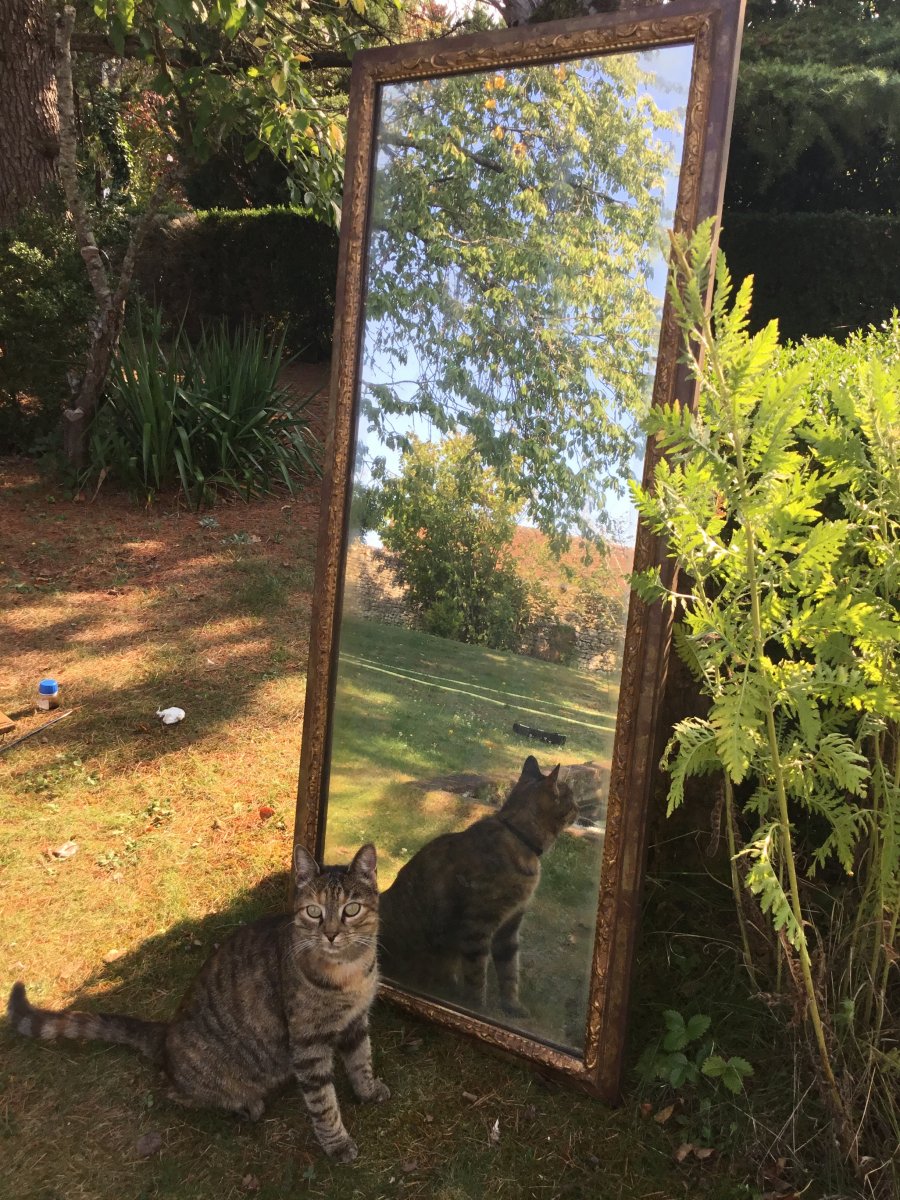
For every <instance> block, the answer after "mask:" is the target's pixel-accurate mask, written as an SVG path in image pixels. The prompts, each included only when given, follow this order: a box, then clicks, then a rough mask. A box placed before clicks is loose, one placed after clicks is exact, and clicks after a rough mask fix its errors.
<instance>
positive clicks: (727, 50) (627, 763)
mask: <svg viewBox="0 0 900 1200" xmlns="http://www.w3.org/2000/svg"><path fill="white" fill-rule="evenodd" d="M743 11H744V0H673V2H672V3H670V4H668V5H665V6H660V7H658V8H652V9H647V8H643V9H640V10H636V11H634V12H631V13H625V12H620V13H616V14H607V15H600V16H594V17H589V18H583V19H582V18H579V19H575V20H568V21H562V22H556V23H553V24H543V25H536V26H529V27H522V28H515V29H509V30H503V31H498V32H491V33H486V34H478V35H474V36H469V37H461V38H455V39H452V40H446V41H442V42H427V43H420V44H414V45H405V46H400V47H396V48H387V49H380V50H371V51H365V52H362V53H360V54H357V55H356V57H355V58H354V62H353V75H352V83H351V93H350V122H349V131H348V151H347V172H346V186H345V192H344V208H343V215H342V223H341V245H340V259H339V274H338V287H337V317H336V321H335V337H334V346H335V358H334V361H333V365H332V382H331V404H330V420H329V434H328V442H327V448H326V464H325V475H324V482H323V491H322V496H323V500H322V503H323V507H322V516H321V525H320V536H319V543H318V556H317V565H316V584H315V593H314V603H313V609H312V633H311V638H310V661H309V676H308V684H307V694H306V708H305V718H304V726H303V742H302V753H301V766H300V785H299V796H298V803H297V817H296V827H295V835H294V838H295V842H299V843H302V844H303V845H304V846H305V847H306V848H307V849H309V850H310V851H311V852H313V853H314V854H315V855H316V856H317V858H319V859H320V861H321V855H322V851H323V847H324V837H325V817H326V811H327V802H328V790H329V759H330V739H331V723H332V714H333V705H334V694H335V680H336V671H337V658H338V653H337V652H338V644H337V643H338V635H339V617H340V612H341V603H342V596H343V584H344V564H345V551H346V547H347V538H348V521H349V508H350V489H351V484H352V464H353V454H354V448H355V436H356V434H355V431H356V425H357V415H358V381H359V371H360V359H361V340H362V332H363V319H364V300H365V294H364V293H365V279H366V245H367V232H368V220H369V205H370V195H371V184H372V174H373V152H374V151H373V147H374V141H375V135H376V121H377V114H378V94H379V88H381V87H382V86H383V85H385V84H388V83H396V82H400V81H406V80H414V79H424V78H430V77H440V76H446V75H453V74H456V73H460V72H467V71H473V70H478V69H488V68H490V69H497V68H510V67H516V66H523V65H527V64H540V63H548V62H550V63H555V62H560V61H567V60H571V59H574V58H584V57H586V56H590V55H597V54H603V53H605V52H617V53H621V52H623V51H628V50H635V51H638V50H648V49H653V48H656V47H660V46H668V45H678V44H680V45H685V44H688V45H691V46H692V47H693V65H692V75H691V82H690V91H689V99H688V105H687V111H686V114H685V128H684V142H683V155H682V163H681V171H680V176H679V181H678V199H677V207H676V213H675V227H676V230H678V231H680V232H684V231H690V230H691V229H693V228H694V227H695V226H696V225H697V224H698V223H699V222H701V221H703V220H704V219H706V218H708V217H716V218H718V217H719V216H720V214H721V203H722V192H723V188H724V178H725V163H726V156H727V147H728V137H729V132H730V126H731V114H732V106H733V99H734V87H735V77H736V68H737V57H738V50H739V43H740V34H741V29H742V23H743ZM678 357H679V356H678V333H677V330H676V326H675V322H674V318H673V313H672V310H671V305H670V302H669V301H668V299H667V300H666V302H665V306H664V309H663V317H662V329H661V336H660V343H659V353H658V358H657V368H656V374H655V382H654V387H653V403H654V404H657V405H667V404H671V403H672V402H673V401H674V400H676V399H678V400H680V401H682V402H686V403H691V402H692V393H693V382H692V380H691V379H690V377H689V375H688V374H687V372H686V370H685V368H684V367H682V366H681V365H679V363H678ZM654 458H655V448H654V446H653V445H650V446H649V447H648V450H647V454H646V457H645V463H644V481H645V483H647V482H649V481H650V480H651V479H652V476H653V470H654ZM654 565H657V566H659V567H660V569H661V570H662V571H663V574H664V576H665V574H666V573H667V572H670V571H671V565H670V564H669V563H667V560H666V558H665V551H664V547H663V546H662V545H661V544H660V542H659V541H658V539H657V538H655V537H654V536H652V535H651V534H650V533H649V532H648V531H647V530H646V529H644V528H643V527H642V526H640V525H639V526H638V532H637V540H636V547H635V561H634V569H635V570H638V571H640V570H645V569H647V568H649V567H651V566H654ZM669 635H670V628H669V619H668V618H667V616H666V614H665V613H664V612H663V610H662V608H661V607H659V606H652V607H647V606H645V605H644V604H643V603H641V602H640V601H639V600H638V599H637V598H636V597H635V596H634V595H632V596H631V600H630V607H629V612H628V620H627V627H626V640H625V649H624V660H623V667H622V677H621V690H620V697H619V705H618V712H617V719H616V730H615V741H614V748H613V755H612V769H611V778H610V784H609V801H608V810H607V828H606V838H605V843H604V851H603V866H602V876H601V885H600V894H599V902H598V912H597V925H596V935H595V941H594V948H593V959H592V973H591V982H590V997H589V1006H588V1019H587V1028H586V1032H585V1042H584V1051H583V1054H582V1055H581V1056H578V1055H576V1054H572V1053H570V1052H566V1051H564V1050H561V1049H559V1048H558V1047H555V1046H553V1045H549V1044H546V1043H545V1042H541V1041H538V1040H535V1039H532V1038H530V1037H528V1036H524V1035H523V1034H521V1033H518V1032H515V1031H512V1030H509V1029H505V1028H501V1027H499V1026H497V1025H495V1024H492V1023H491V1022H490V1021H488V1020H485V1019H482V1018H479V1017H476V1016H474V1015H471V1014H469V1013H465V1012H461V1011H457V1010H456V1009H454V1008H452V1007H450V1006H448V1005H444V1004H441V1003H439V1002H437V1001H433V1000H428V999H424V998H421V997H418V996H414V995H411V994H409V993H407V992H405V991H403V990H401V989H399V988H397V987H394V986H390V985H383V989H382V990H383V994H384V995H385V996H386V998H388V999H389V1000H390V1001H392V1002H393V1003H395V1004H397V1005H399V1006H400V1007H401V1008H403V1009H405V1010H407V1011H409V1012H411V1013H414V1014H416V1015H417V1016H421V1017H426V1018H429V1019H431V1020H434V1021H435V1022H437V1023H439V1024H441V1025H444V1026H446V1027H449V1028H451V1029H454V1030H457V1031H459V1032H462V1033H465V1034H467V1035H469V1036H472V1037H475V1038H477V1039H479V1040H481V1041H483V1042H484V1043H485V1044H487V1045H490V1046H492V1047H494V1048H498V1049H501V1050H504V1051H507V1052H510V1053H512V1054H515V1055H517V1056H520V1057H521V1058H522V1059H524V1060H527V1061H529V1062H531V1063H532V1064H533V1065H535V1066H536V1067H538V1068H539V1069H543V1070H547V1071H550V1072H552V1073H554V1074H556V1075H558V1076H561V1077H563V1078H565V1079H567V1080H568V1081H569V1082H570V1083H572V1084H574V1085H576V1086H578V1087H580V1088H582V1089H584V1090H586V1091H589V1092H591V1093H593V1094H595V1095H599V1096H601V1097H602V1098H604V1099H606V1100H608V1101H611V1102H614V1101H615V1100H616V1098H617V1094H618V1090H619V1080H620V1073H621V1060H622V1052H623V1045H624V1033H625V1018H626V1011H627V1005H628V998H629V985H630V974H631V961H632V954H633V947H634V941H635V934H636V926H637V920H638V908H639V899H640V890H641V882H642V872H643V861H644V856H645V841H646V829H647V813H648V804H649V797H650V792H651V785H652V781H653V776H654V771H655V769H656V761H657V757H658V752H659V743H660V736H659V735H660V733H661V731H660V730H659V728H658V720H659V708H660V700H661V696H662V692H663V688H664V683H665V675H666V662H667V653H668V645H669Z"/></svg>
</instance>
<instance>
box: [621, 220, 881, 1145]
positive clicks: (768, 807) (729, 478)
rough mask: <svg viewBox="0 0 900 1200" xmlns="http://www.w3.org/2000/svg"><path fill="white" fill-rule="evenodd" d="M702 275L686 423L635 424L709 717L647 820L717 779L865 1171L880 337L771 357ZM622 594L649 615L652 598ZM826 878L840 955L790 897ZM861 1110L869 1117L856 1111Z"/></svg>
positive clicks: (693, 313)
mask: <svg viewBox="0 0 900 1200" xmlns="http://www.w3.org/2000/svg"><path fill="white" fill-rule="evenodd" d="M709 256H710V243H709V234H708V231H701V233H699V234H698V235H697V236H696V237H695V239H694V240H693V242H692V243H691V245H690V247H685V246H684V245H681V244H679V245H677V246H676V257H677V259H678V261H679V264H680V270H681V272H682V278H681V285H682V286H681V289H680V290H674V289H673V293H672V294H673V299H674V301H675V303H676V305H677V307H678V311H679V317H680V321H681V323H682V326H683V328H684V331H685V333H686V334H687V335H689V336H690V339H691V340H690V346H691V347H692V355H693V357H692V362H693V365H694V369H695V371H696V374H697V377H698V380H699V385H700V395H699V401H698V407H697V410H696V412H695V413H691V412H689V411H688V410H686V409H682V408H680V407H677V406H676V407H672V408H669V409H666V410H663V411H659V412H654V413H653V414H652V415H651V418H650V421H649V432H650V433H652V434H654V435H656V436H658V437H659V438H660V440H661V442H662V444H663V446H664V448H665V449H666V451H667V458H666V459H665V460H664V461H663V462H662V463H661V464H660V465H659V468H658V470H657V474H656V479H655V481H654V485H653V488H652V492H649V493H648V492H644V491H641V490H640V489H638V490H637V493H636V495H637V502H638V505H639V507H640V510H641V512H642V514H643V516H644V518H645V519H646V520H647V521H648V522H649V523H650V525H651V527H652V528H653V529H655V530H657V531H658V532H660V533H662V534H664V535H665V536H666V537H667V539H668V541H669V544H670V546H671V549H672V553H673V555H674V556H675V557H676V558H677V560H678V562H679V563H680V564H681V566H682V567H683V568H684V570H685V572H686V573H687V575H688V576H689V577H690V579H691V580H692V585H691V593H690V595H689V596H687V597H683V598H682V599H683V602H684V615H683V627H682V629H681V632H680V634H679V637H678V640H677V645H678V649H679V651H680V652H681V654H682V655H683V657H684V658H685V660H686V661H687V662H688V664H689V665H690V666H691V668H692V669H693V671H694V673H695V675H696V677H697V679H698V681H699V683H700V686H701V690H702V691H703V692H704V693H705V694H706V695H707V696H708V697H709V700H710V709H709V714H708V716H707V717H706V718H703V719H699V718H691V719H690V720H686V721H683V722H681V723H679V725H677V726H676V729H675V733H674V736H673V739H672V741H671V743H670V746H669V748H668V750H667V754H666V764H667V766H668V768H669V770H670V771H671V774H672V788H671V792H670V797H669V807H670V811H671V809H673V808H675V807H677V806H678V805H679V804H680V803H681V801H682V799H683V796H684V781H685V779H686V778H687V777H689V776H691V775H698V774H709V773H711V772H715V773H719V774H720V775H721V776H722V778H723V785H724V792H725V800H726V805H725V809H726V814H727V815H726V823H727V833H728V837H729V841H730V844H731V848H732V855H733V881H734V885H735V889H738V888H739V887H740V881H741V879H742V880H743V884H744V885H745V886H746V887H747V888H748V889H749V890H750V891H751V892H752V893H753V894H754V895H755V896H757V897H758V899H759V902H760V905H761V907H762V910H763V911H764V912H765V913H768V914H769V915H770V917H771V920H772V924H773V926H774V929H775V930H776V931H777V933H778V934H779V935H780V937H781V939H782V942H781V944H782V947H783V949H784V952H785V953H786V954H789V955H790V957H791V958H792V959H793V955H794V952H796V963H795V966H796V971H797V974H796V975H794V974H793V970H794V968H793V967H792V978H795V979H797V980H801V979H802V986H801V987H800V991H801V993H802V997H803V1004H804V1006H805V1007H807V1008H808V1012H809V1014H810V1017H811V1020H812V1023H813V1026H814V1030H815V1035H816V1041H817V1045H818V1049H819V1057H820V1067H821V1070H822V1072H823V1077H824V1079H825V1080H826V1083H827V1090H828V1097H829V1100H830V1103H831V1105H832V1108H833V1111H834V1112H835V1113H836V1114H837V1116H838V1118H839V1120H838V1131H839V1135H840V1136H841V1138H842V1141H843V1144H844V1147H845V1149H846V1150H847V1152H848V1153H850V1154H851V1155H852V1154H854V1153H855V1152H856V1151H855V1150H854V1146H855V1141H854V1128H855V1123H856V1122H858V1121H861V1122H863V1125H864V1127H865V1130H866V1136H867V1137H870V1138H873V1139H874V1140H873V1142H872V1143H870V1145H871V1146H872V1147H876V1146H877V1147H878V1149H877V1150H875V1149H873V1150H872V1152H873V1153H875V1152H877V1153H879V1154H883V1151H884V1147H885V1146H886V1145H888V1144H889V1143H890V1142H891V1139H892V1138H893V1145H894V1146H896V1142H897V1137H896V1134H897V1121H896V1112H895V1109H894V1106H893V1102H892V1101H891V1100H890V1096H891V1094H892V1093H891V1088H892V1083H891V1078H890V1070H889V1069H888V1068H887V1067H886V1066H885V1065H884V1063H883V1062H882V1059H883V1057H884V1055H885V1054H886V1053H887V1051H888V1049H889V1046H888V1037H887V1035H886V1033H885V1030H886V1027H887V1025H888V1024H889V1022H890V1016H889V1011H888V1005H889V992H888V983H889V977H890V975H891V972H896V960H897V953H896V942H897V919H898V909H900V587H898V583H900V324H898V322H897V320H896V319H895V320H894V322H893V323H892V324H891V325H890V326H889V327H888V328H887V329H886V330H885V331H884V332H883V333H882V334H880V335H872V336H870V337H868V338H864V337H856V338H851V339H850V342H849V343H848V345H847V346H846V347H845V348H840V347H837V346H835V345H834V344H833V343H827V342H822V343H810V344H808V345H807V346H805V347H803V348H802V349H801V350H799V351H794V352H792V353H786V352H784V351H782V350H781V349H780V348H779V345H778V331H777V327H776V326H775V325H774V323H773V324H771V325H769V326H768V327H767V328H766V329H764V330H763V331H761V332H760V333H758V334H756V335H755V336H753V337H751V336H749V335H748V333H747V313H748V309H749V305H750V282H749V281H747V282H745V284H744V285H743V286H742V287H741V288H740V290H739V291H738V294H737V296H736V298H735V301H734V305H733V307H731V308H729V298H730V292H731V287H730V281H729V279H728V275H727V271H726V269H725V267H724V263H722V262H721V261H720V265H719V269H718V290H717V297H716V302H715V307H714V313H713V318H712V319H710V318H708V317H707V316H706V315H705V313H704V308H703V295H704V283H703V276H704V272H705V270H706V268H707V267H708V264H709ZM635 582H636V585H637V586H638V589H639V590H640V591H641V592H642V593H643V595H644V596H645V597H647V598H650V597H653V596H659V595H661V594H664V593H663V592H662V589H661V588H660V585H659V582H658V577H651V576H648V577H643V578H639V579H637V580H636V581H635ZM738 799H739V800H740V803H741V806H742V817H741V825H742V826H743V828H744V829H745V830H746V841H745V844H744V845H743V847H740V846H739V845H738V844H737V837H738V834H737V816H736V811H735V809H736V803H737V800H738ZM827 864H831V869H832V870H834V869H835V868H837V869H838V870H839V871H841V872H843V874H844V877H845V881H846V883H845V886H846V888H847V889H848V892H849V895H848V907H849V908H850V910H851V911H853V912H854V913H856V914H857V916H856V921H855V925H854V926H853V928H852V930H851V931H850V933H849V934H848V932H847V930H846V928H844V927H842V926H841V924H840V922H839V920H838V919H837V916H838V915H839V909H831V910H828V909H826V910H825V911H821V910H817V909H816V908H814V907H813V905H812V904H811V902H810V897H809V894H808V893H807V892H806V891H805V890H804V889H803V888H802V887H801V882H800V878H801V873H802V872H804V871H805V872H806V873H808V874H810V875H812V874H814V873H816V872H817V871H820V870H822V868H824V867H825V866H826V865H827ZM813 930H815V933H813V932H812V931H813ZM813 939H815V940H813ZM848 943H849V944H848ZM815 944H818V945H819V946H820V947H822V946H824V947H826V961H827V958H828V952H829V951H830V954H831V955H832V956H834V962H833V963H832V967H833V973H832V979H831V985H830V989H829V990H828V996H829V997H836V1000H834V1003H833V1007H832V1010H831V1011H832V1013H833V1014H836V1012H837V1011H840V1007H841V1005H842V1004H844V1003H846V1004H849V1006H850V1009H849V1011H850V1012H852V1014H853V1018H852V1024H853V1031H854V1036H855V1037H856V1038H857V1039H858V1043H844V1044H843V1045H842V1046H841V1048H840V1053H841V1054H846V1055H847V1061H850V1060H851V1059H853V1060H854V1061H853V1069H852V1070H851V1072H850V1074H849V1076H848V1078H847V1079H845V1080H844V1081H843V1082H842V1084H841V1085H840V1088H839V1087H838V1084H837V1083H836V1080H835V1074H834V1072H833V1061H834V1053H835V1052H834V1046H833V1045H832V1046H831V1047H829V1038H828V1037H826V1032H825V1030H826V1028H827V1025H828V1009H827V1002H826V1001H823V999H822V997H823V994H824V993H823V990H822V989H817V988H816V986H815V984H814V982H813V978H812V973H811V967H810V963H811V956H810V946H811V945H815ZM789 947H790V948H792V949H790V950H789ZM745 950H746V953H747V955H748V958H749V956H750V948H749V944H748V943H745ZM848 955H849V956H850V958H851V959H852V960H854V961H855V962H857V963H858V964H859V966H858V968H857V969H856V970H851V971H846V970H845V969H844V966H845V959H846V957H847V956H848ZM757 969H759V964H758V963H757ZM823 1005H826V1007H823ZM891 1036H892V1035H891ZM860 1047H861V1048H862V1049H861V1054H859V1055H857V1054H856V1051H857V1050H858V1049H859V1048H860ZM854 1055H856V1057H855V1058H854ZM879 1063H881V1065H879ZM841 1089H843V1090H841ZM873 1094H875V1095H877V1096H878V1097H879V1100H880V1101H885V1100H886V1101H887V1102H886V1103H885V1104H881V1103H879V1104H877V1105H875V1106H873V1108H872V1110H871V1112H867V1108H868V1103H869V1098H870V1096H871V1095H873ZM864 1114H865V1115H864ZM891 1114H893V1115H891Z"/></svg>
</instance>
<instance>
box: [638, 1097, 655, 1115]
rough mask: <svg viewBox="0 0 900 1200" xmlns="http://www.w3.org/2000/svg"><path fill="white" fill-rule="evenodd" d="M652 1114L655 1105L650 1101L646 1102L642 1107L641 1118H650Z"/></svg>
mask: <svg viewBox="0 0 900 1200" xmlns="http://www.w3.org/2000/svg"><path fill="white" fill-rule="evenodd" d="M652 1112H653V1105H652V1104H651V1103H650V1101H649V1100H645V1101H644V1103H643V1104H642V1105H641V1116H642V1117H649V1116H650V1114H651V1113H652Z"/></svg>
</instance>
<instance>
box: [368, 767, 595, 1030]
mask: <svg viewBox="0 0 900 1200" xmlns="http://www.w3.org/2000/svg"><path fill="white" fill-rule="evenodd" d="M559 770H560V768H559V766H556V767H554V769H553V770H552V771H550V773H549V774H547V775H544V774H543V772H542V771H541V769H540V767H539V766H538V763H537V760H536V759H535V758H534V757H533V756H532V755H529V756H528V758H526V759H525V765H524V766H523V767H522V774H521V775H520V776H519V779H518V781H517V783H516V784H515V786H514V787H513V789H512V791H511V792H510V794H509V797H508V798H507V800H506V801H505V803H504V804H503V806H502V807H501V808H500V810H499V812H497V813H495V814H492V815H491V816H487V817H482V819H481V820H479V821H476V822H475V823H474V824H473V825H470V826H469V827H468V828H467V829H464V830H462V831H461V832H460V833H445V834H442V835H441V836H440V837H436V838H434V839H433V840H432V841H430V842H426V844H425V845H424V846H423V847H422V848H421V850H419V851H418V852H417V853H416V854H414V855H413V857H412V858H411V859H410V860H409V862H408V863H406V864H405V866H403V867H401V869H400V872H399V874H398V875H397V878H396V880H395V881H394V883H393V884H392V886H391V887H389V888H388V889H387V891H385V892H383V893H382V896H381V935H380V943H381V964H382V968H383V970H384V973H385V974H386V975H387V976H389V977H390V978H392V979H395V980H397V981H398V982H401V981H402V982H403V983H404V984H408V985H410V986H412V987H418V988H420V989H421V990H423V991H426V992H437V993H438V994H439V995H442V996H445V997H446V998H448V999H453V1000H457V1001H459V1002H460V1003H461V1004H463V1005H464V1006H465V1007H472V1008H476V1009H483V1008H484V1004H485V991H486V982H487V964H488V959H489V958H490V959H492V960H493V963H494V969H495V971H496V974H497V984H498V990H499V993H500V1006H501V1008H502V1009H503V1011H504V1012H505V1013H506V1014H508V1015H509V1016H525V1015H527V1014H526V1012H525V1010H524V1009H523V1008H522V1006H521V1004H520V1003H519V926H520V925H521V923H522V918H523V917H524V915H525V911H526V909H527V907H528V903H529V901H530V900H531V897H532V896H533V895H534V891H535V888H536V887H537V885H538V882H539V880H540V877H541V855H542V854H544V853H545V851H547V850H548V849H549V848H550V847H551V846H552V845H553V843H554V842H555V841H556V839H557V837H558V836H559V834H560V833H561V832H562V830H563V829H564V828H565V826H566V825H568V824H569V822H570V821H571V820H572V818H573V817H574V816H575V812H576V807H575V803H574V800H573V798H572V789H571V788H570V787H569V785H568V784H566V783H561V782H560V781H559Z"/></svg>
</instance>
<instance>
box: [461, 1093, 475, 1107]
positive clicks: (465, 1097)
mask: <svg viewBox="0 0 900 1200" xmlns="http://www.w3.org/2000/svg"><path fill="white" fill-rule="evenodd" d="M462 1096H463V1100H468V1101H469V1103H470V1104H476V1103H477V1102H478V1097H477V1096H476V1095H475V1093H474V1092H463V1094H462Z"/></svg>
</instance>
